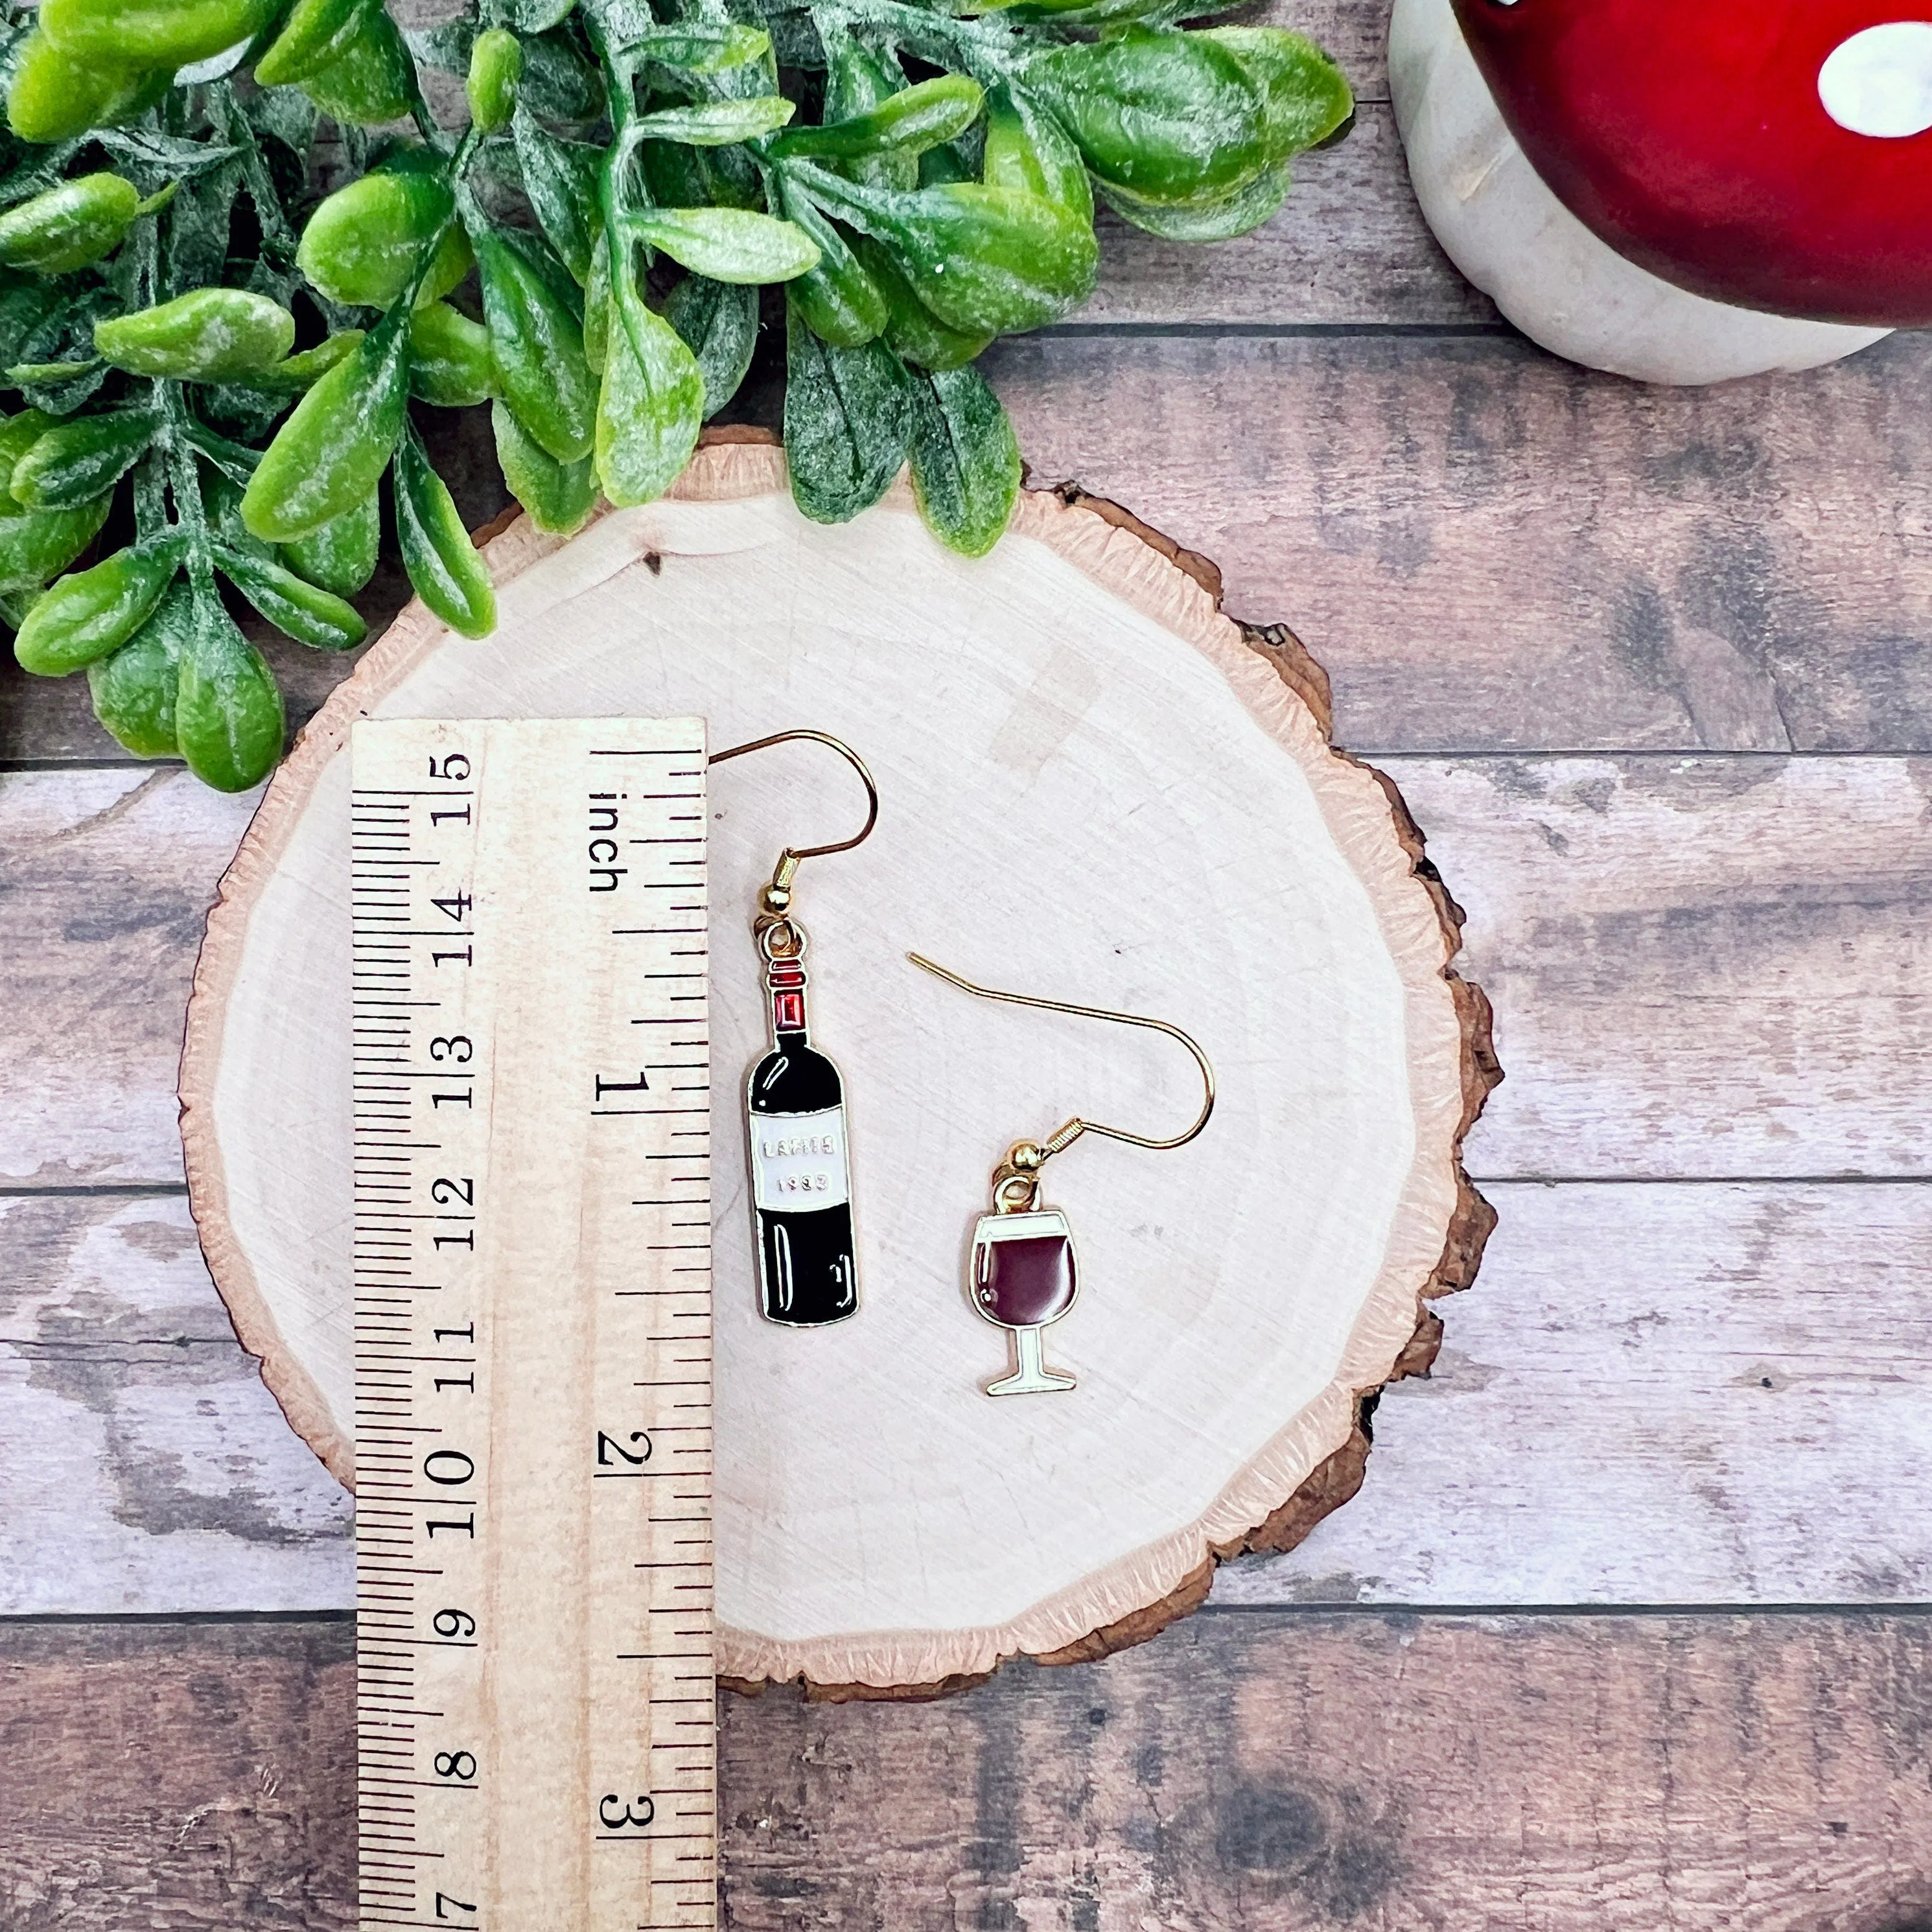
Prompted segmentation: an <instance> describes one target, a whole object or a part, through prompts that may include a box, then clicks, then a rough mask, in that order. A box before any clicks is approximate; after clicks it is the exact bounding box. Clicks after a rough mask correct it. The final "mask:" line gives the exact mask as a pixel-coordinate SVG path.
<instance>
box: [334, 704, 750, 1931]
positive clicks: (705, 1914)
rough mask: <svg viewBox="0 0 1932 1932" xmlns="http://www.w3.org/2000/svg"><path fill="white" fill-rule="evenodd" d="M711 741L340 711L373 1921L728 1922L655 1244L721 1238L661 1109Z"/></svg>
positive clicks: (698, 1287) (683, 730) (671, 1070)
mask: <svg viewBox="0 0 1932 1932" xmlns="http://www.w3.org/2000/svg"><path fill="white" fill-rule="evenodd" d="M705 754H706V744H705V736H704V726H703V721H702V720H701V719H697V718H672V719H655V720H653V719H612V718H599V719H586V720H571V719H562V720H558V719H550V720H527V721H526V720H515V721H505V720H501V719H487V718H486V719H470V720H461V721H446V720H436V719H389V718H386V719H380V720H369V719H364V720H362V721H359V722H358V723H357V724H356V726H355V727H354V729H353V740H352V754H351V759H352V765H353V779H352V791H351V801H350V802H351V816H352V826H353V837H352V844H351V853H352V861H351V862H352V879H351V890H350V908H351V916H352V921H353V932H352V935H351V938H352V945H351V954H352V967H351V979H350V992H351V1003H352V1013H353V1019H352V1032H351V1041H352V1048H353V1082H354V1106H355V1134H354V1144H355V1161H354V1174H355V1180H356V1217H355V1231H354V1239H355V1268H354V1280H355V1290H356V1294H355V1307H356V1320H355V1335H356V1418H357V1430H356V1457H357V1462H358V1465H359V1468H360V1469H361V1470H362V1478H363V1481H362V1499H363V1500H362V1508H361V1510H360V1511H359V1515H358V1522H357V1535H356V1541H357V1557H356V1568H357V1598H358V1601H359V1604H360V1605H361V1606H362V1619H361V1629H362V1640H361V1643H360V1646H359V1659H360V1662H359V1686H358V1700H357V1702H358V1714H359V1715H358V1739H359V1745H358V1748H359V1754H360V1770H361V1776H360V1791H359V1800H358V1807H359V1814H360V1816H361V1817H362V1820H363V1826H362V1843H363V1846H364V1849H363V1852H362V1870H361V1873H360V1892H361V1897H362V1906H361V1911H360V1918H359V1922H360V1924H362V1926H363V1927H365V1928H371V1932H373V1928H374V1927H418V1926H421V1927H435V1928H437V1932H631V1928H632V1927H649V1932H716V1927H717V1924H718V1907H717V1888H716V1876H715V1873H716V1855H717V1840H716V1808H717V1766H716V1751H717V1745H716V1712H715V1692H714V1691H713V1689H712V1686H711V1685H710V1683H709V1681H708V1680H709V1679H712V1677H713V1676H715V1647H714V1645H713V1641H712V1616H711V1608H712V1561H711V1539H710V1536H709V1525H710V1520H711V1519H710V1496H711V1477H712V1463H711V1450H710V1442H711V1433H710V1432H711V1382H710V1358H709V1352H708V1351H707V1352H706V1353H704V1354H703V1355H693V1354H691V1353H690V1352H689V1351H690V1349H691V1347H692V1346H693V1345H694V1344H698V1345H702V1344H703V1343H706V1342H708V1340H709V1325H710V1280H709V1259H708V1257H709V1241H700V1240H697V1239H692V1240H689V1241H683V1240H679V1239H676V1238H674V1237H673V1238H671V1239H669V1240H664V1239H659V1238H655V1237H658V1236H660V1235H663V1234H664V1232H665V1231H666V1228H667V1223H666V1220H665V1218H664V1211H665V1210H666V1209H670V1210H672V1211H674V1212H676V1211H688V1213H689V1214H691V1215H692V1216H694V1217H703V1218H702V1219H701V1220H698V1219H692V1220H671V1221H670V1222H669V1223H668V1226H669V1228H670V1229H673V1230H675V1229H683V1228H686V1227H689V1228H691V1229H697V1228H699V1227H703V1229H705V1230H706V1232H707V1233H708V1231H709V1211H710V1179H709V1166H708V1163H707V1160H706V1155H705V1153H704V1151H703V1148H701V1147H700V1148H697V1149H694V1150H688V1151H687V1150H684V1149H682V1148H680V1146H679V1142H682V1141H683V1140H685V1139H700V1140H701V1139H703V1137H704V1134H705V1133H706V1131H708V1130H706V1129H694V1128H687V1127H679V1126H678V1125H677V1124H676V1122H677V1121H679V1119H683V1118H689V1117H690V1116H691V1115H700V1114H705V1113H706V1112H708V1109H704V1108H691V1107H686V1106H681V1105H677V1104H673V1103H674V1102H675V1101H676V1100H678V1099H679V1098H681V1097H682V1096H685V1095H691V1096H697V1095H700V1094H704V1093H706V1091H708V1090H709V1043H708V1040H707V1039H706V1037H704V1015H703V1013H694V1012H693V1011H692V1010H691V1009H692V1008H693V1007H701V1006H703V1005H704V1004H706V1001H707V998H708V992H709V989H708V984H707V977H706V966H705V963H704V962H705V959H706V944H705V941H706V923H705V921H706V898H707V894H706V882H705V877H704V868H705V865H706V856H705V833H704V830H703V827H704V824H705V822H706V809H707V808H706V796H707V792H706V776H707V772H706V756H705ZM688 828H695V829H688ZM666 891H674V892H678V893H679V894H680V895H682V897H681V898H680V899H679V901H678V902H676V904H674V905H667V903H666V902H665V901H664V900H663V899H662V898H661V896H659V895H661V894H662V893H663V892H666ZM671 913H674V914H676V915H681V916H682V918H679V919H672V918H669V917H667V914H671ZM685 919H690V920H693V921H695V923H685V922H684V920H685ZM682 938H691V939H692V940H693V942H694V943H693V944H691V945H690V946H688V947H679V945H677V944H676V941H679V940H680V939H682ZM640 941H642V942H644V943H643V944H640ZM653 941H658V942H664V943H662V944H653V943H651V942H653ZM680 962H682V963H680ZM667 965H668V968H669V969H670V970H667ZM639 1026H645V1027H650V1026H670V1027H674V1028H681V1029H682V1031H681V1032H680V1033H679V1035H678V1036H677V1037H676V1038H675V1039H673V1038H671V1037H669V1036H666V1035H658V1036H655V1037H648V1036H646V1037H640V1036H639V1035H638V1034H635V1033H634V1032H632V1031H631V1028H634V1027H639ZM693 1034H696V1036H697V1037H692V1036H693ZM640 1048H645V1049H646V1052H644V1053H643V1054H642V1055H640V1052H639V1049H640ZM666 1054H669V1055H674V1056H675V1057H674V1058H662V1057H657V1056H662V1055H666ZM619 1090H622V1091H625V1092H626V1093H627V1094H637V1095H638V1096H639V1097H640V1100H641V1099H642V1097H643V1096H644V1095H645V1094H649V1096H651V1097H652V1099H651V1100H649V1101H646V1102H645V1103H644V1104H642V1105H640V1106H609V1105H607V1104H605V1105H599V1104H598V1103H599V1102H601V1101H604V1100H605V1098H606V1097H607V1095H610V1094H614V1093H615V1092H616V1091H619ZM658 1097H661V1100H660V1099H659V1098H658ZM664 1160H674V1161H676V1162H679V1163H682V1166H679V1169H678V1171H677V1172H676V1174H675V1175H673V1174H671V1173H670V1172H669V1171H668V1170H665V1169H661V1168H660V1169H657V1170H656V1171H655V1172H654V1171H653V1168H652V1163H660V1162H662V1161H664ZM640 1182H644V1183H648V1182H655V1183H656V1184H658V1185H660V1186H663V1185H670V1186H671V1187H673V1188H674V1189H676V1190H685V1192H682V1193H679V1194H678V1195H677V1196H676V1199H665V1198H664V1197H661V1196H656V1197H649V1198H647V1199H639V1197H638V1196H637V1187H638V1185H639V1184H640ZM671 1296H674V1297H676V1298H678V1302H677V1306H676V1308H675V1309H671V1308H662V1307H661V1301H662V1298H665V1297H671ZM660 1309H661V1312H658V1311H659V1310H660ZM664 1322H669V1323H670V1325H672V1326H673V1327H675V1326H676V1324H677V1323H679V1322H683V1323H685V1324H686V1325H687V1330H686V1332H685V1333H682V1334H667V1335H661V1334H658V1333H657V1332H656V1331H657V1328H658V1325H660V1324H661V1323H664ZM689 1325H697V1326H696V1327H695V1328H692V1327H691V1326H689ZM660 1435H663V1436H674V1437H675V1438H676V1442H675V1444H673V1442H670V1441H666V1442H663V1443H661V1444H660V1442H658V1437H659V1436H660ZM672 1457H675V1458H676V1462H675V1463H674V1464H673V1463H670V1461H669V1459H670V1458H672ZM653 1465H655V1466H653ZM664 1476H673V1477H676V1478H679V1479H681V1481H680V1483H679V1486H678V1487H675V1488H673V1490H670V1491H668V1492H667V1491H664V1490H661V1489H656V1488H655V1487H653V1485H652V1483H651V1482H649V1481H640V1482H639V1483H638V1484H637V1487H628V1485H627V1484H626V1482H625V1481H623V1480H621V1479H623V1478H661V1477H664ZM652 1496H658V1497H659V1498H661V1499H662V1501H663V1502H664V1504H665V1505H669V1506H670V1507H672V1508H682V1509H684V1510H686V1511H698V1512H701V1513H699V1514H679V1515H661V1514H655V1513H654V1512H653V1511H652V1508H651V1506H650V1500H649V1499H651V1497H652ZM691 1525H702V1526H703V1533H702V1534H700V1535H679V1533H678V1532H679V1526H684V1527H686V1528H688V1526H691ZM640 1571H642V1572H646V1573H648V1574H647V1575H644V1576H640V1574H639V1573H640ZM660 1573H662V1574H660ZM640 1595H641V1596H642V1597H643V1598H644V1599H645V1601H643V1603H642V1604H640V1602H639V1601H638V1599H639V1598H640ZM664 1600H668V1601H664ZM665 1616H675V1617H676V1618H678V1619H680V1621H679V1622H678V1623H677V1624H676V1625H675V1626H674V1627H671V1628H667V1627H666V1626H665V1625H664V1624H663V1623H662V1622H661V1621H660V1622H658V1623H656V1624H655V1625H654V1626H651V1627H652V1628H654V1629H655V1633H656V1634H657V1636H658V1640H659V1641H660V1642H662V1641H663V1640H664V1639H666V1638H667V1637H668V1638H670V1640H673V1641H674V1642H675V1643H676V1646H677V1648H676V1649H675V1650H668V1649H667V1650H662V1651H655V1650H654V1651H652V1652H643V1653H640V1652H637V1650H636V1649H634V1646H635V1644H636V1643H637V1640H638V1638H639V1637H642V1636H643V1635H644V1631H643V1629H642V1628H639V1621H640V1617H641V1618H642V1619H643V1623H644V1624H645V1625H647V1626H649V1625H650V1620H651V1619H662V1618H664V1617H665ZM700 1681H703V1682H704V1690H703V1693H702V1694H700V1693H699V1692H698V1691H697V1690H696V1689H695V1688H694V1687H695V1686H696V1685H698V1684H699V1683H700ZM700 1706H704V1707H706V1708H705V1709H704V1713H703V1718H702V1719H701V1721H700V1718H697V1717H695V1716H692V1715H680V1714H681V1713H688V1712H694V1711H696V1710H697V1709H699V1707H700ZM666 1753H670V1754H672V1755H671V1756H670V1757H669V1758H668V1759H667V1757H666V1756H665V1755H664V1754H666Z"/></svg>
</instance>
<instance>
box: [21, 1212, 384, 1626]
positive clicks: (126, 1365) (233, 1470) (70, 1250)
mask: <svg viewBox="0 0 1932 1932" xmlns="http://www.w3.org/2000/svg"><path fill="white" fill-rule="evenodd" d="M0 1257H4V1261H0V1495H4V1496H5V1498H6V1507H5V1510H4V1511H0V1610H4V1611H5V1613H10V1614H14V1615H19V1614H21V1613H35V1612H46V1611H73V1610H86V1611H130V1610H132V1611H152V1610H238V1609H240V1610H284V1609H291V1610H293V1609H304V1610H306V1609H314V1608H316V1607H325V1608H326V1607H334V1606H337V1605H342V1604H349V1603H351V1602H353V1600H354V1587H355V1586H354V1577H353V1570H352V1565H351V1560H350V1550H349V1547H348V1543H347V1538H348V1537H349V1535H350V1502H349V1499H348V1497H347V1496H346V1495H345V1494H344V1492H343V1491H342V1490H341V1489H340V1488H339V1487H338V1486H337V1484H336V1483H335V1479H334V1478H332V1477H331V1476H330V1475H329V1474H328V1472H326V1470H324V1469H323V1468H322V1466H320V1464H319V1463H317V1461H316V1460H315V1459H314V1457H312V1456H311V1454H309V1453H308V1449H307V1448H306V1447H305V1445H303V1444H302V1442H300V1441H299V1439H297V1438H296V1436H295V1434H294V1433H293V1431H292V1430H290V1428H289V1427H288V1425H287V1423H286V1422H284V1421H283V1419H282V1413H281V1410H280V1409H278V1408H277V1407H276V1406H275V1400H274V1399H273V1397H271V1396H270V1395H269V1392H268V1391H267V1390H266V1388H263V1386H262V1380H261V1376H260V1373H259V1371H258V1369H257V1364H256V1363H255V1361H254V1358H252V1357H251V1356H248V1355H244V1354H243V1353H242V1349H241V1346H240V1345H239V1343H237V1342H236V1340H235V1335H234V1331H233V1329H232V1328H230V1327H229V1322H228V1318H227V1315H226V1311H225V1310H223V1307H222V1306H221V1304H220V1300H219V1299H218V1298H217V1297H216V1295H215V1294H214V1285H213V1283H211V1282H210V1281H209V1280H208V1271H207V1270H206V1268H205V1267H204V1266H203V1265H202V1259H201V1252H200V1250H199V1248H197V1247H196V1245H195V1239H194V1229H193V1223H191V1222H190V1220H189V1218H188V1214H187V1203H186V1202H185V1201H184V1200H183V1199H181V1197H180V1196H167V1197H163V1198H159V1199H155V1198H151V1197H150V1198H140V1197H136V1198H135V1199H126V1198H124V1197H117V1196H113V1195H88V1196H71V1195H70V1196H52V1197H43V1198H40V1199H34V1198H31V1197H28V1198H22V1197H20V1196H13V1197H12V1198H10V1199H0Z"/></svg>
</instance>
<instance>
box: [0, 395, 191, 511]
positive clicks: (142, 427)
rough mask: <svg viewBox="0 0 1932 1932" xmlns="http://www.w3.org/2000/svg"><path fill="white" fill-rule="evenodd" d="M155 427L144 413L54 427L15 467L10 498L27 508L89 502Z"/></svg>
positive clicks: (108, 484)
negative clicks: (11, 496)
mask: <svg viewBox="0 0 1932 1932" xmlns="http://www.w3.org/2000/svg"><path fill="white" fill-rule="evenodd" d="M159 427H160V422H159V419H157V418H156V417H154V416H151V415H149V414H148V412H147V411H146V410H118V411H116V412H115V413H112V414H110V415H107V416H80V417H77V418H75V419H74V420H72V421H71V422H64V423H56V424H55V425H54V427H53V428H52V429H50V430H49V431H47V432H46V434H45V435H43V437H41V438H40V440H39V441H38V442H37V443H35V444H34V446H33V448H32V449H30V450H28V452H27V453H26V455H25V456H23V457H22V458H21V459H20V461H19V462H18V463H16V464H15V465H14V466H13V496H14V500H15V501H16V502H21V503H24V504H25V505H26V506H27V508H28V509H30V510H71V509H74V508H77V507H78V506H79V505H81V504H83V503H91V502H93V500H94V499H95V498H96V497H97V496H100V495H101V493H102V492H103V491H104V490H111V489H112V488H113V487H114V485H115V484H116V483H117V482H118V481H120V479H121V477H123V476H124V475H126V474H127V472H128V470H129V469H131V468H133V465H134V463H135V462H136V460H137V459H138V458H139V456H140V455H141V453H142V451H143V450H145V449H146V448H147V447H148V444H149V443H152V442H153V441H154V432H155V431H156V430H157V428H159Z"/></svg>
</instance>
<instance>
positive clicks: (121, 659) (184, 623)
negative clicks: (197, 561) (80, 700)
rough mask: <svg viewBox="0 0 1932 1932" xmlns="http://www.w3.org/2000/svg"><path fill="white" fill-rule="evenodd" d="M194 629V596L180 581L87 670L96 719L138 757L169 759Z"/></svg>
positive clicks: (171, 754) (173, 742)
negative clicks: (177, 696) (127, 636)
mask: <svg viewBox="0 0 1932 1932" xmlns="http://www.w3.org/2000/svg"><path fill="white" fill-rule="evenodd" d="M193 629H194V596H193V592H192V591H190V589H189V588H188V586H187V583H185V582H184V580H182V579H181V577H178V576H177V577H175V580H174V581H173V582H172V583H171V584H170V585H169V587H168V589H167V590H166V592H165V593H164V594H163V596H162V598H161V601H160V603H158V604H156V605H155V607H154V610H153V611H152V612H151V613H150V614H149V616H148V619H147V622H145V623H144V624H143V625H142V626H141V628H139V630H138V631H136V632H135V633H134V634H133V637H130V639H129V640H127V643H124V644H123V645H122V646H121V648H120V649H118V651H115V652H113V653H111V654H110V655H108V656H107V657H104V658H98V659H97V660H96V661H95V662H94V663H92V664H89V666H88V667H87V682H88V688H89V691H90V692H91V694H92V697H93V699H94V715H95V717H97V718H99V719H100V720H101V723H102V724H104V725H105V726H106V727H107V730H109V731H110V733H113V736H114V737H115V739H117V740H118V742H120V743H121V745H124V747H125V748H127V750H128V751H132V752H133V754H134V755H135V756H136V757H137V758H169V757H173V756H174V755H175V754H176V752H178V751H179V750H180V746H179V745H178V744H177V743H176V742H175V686H176V685H177V684H178V682H179V681H180V676H181V652H182V651H183V649H184V648H185V646H186V644H187V640H188V638H189V637H190V636H191V635H192V634H193Z"/></svg>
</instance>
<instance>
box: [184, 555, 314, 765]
mask: <svg viewBox="0 0 1932 1932" xmlns="http://www.w3.org/2000/svg"><path fill="white" fill-rule="evenodd" d="M190 615H191V617H192V620H193V621H192V622H191V624H190V626H189V628H188V631H187V636H186V637H185V638H184V640H182V645H181V669H180V674H179V677H178V682H177V683H176V685H175V738H176V740H177V742H178V744H179V745H180V748H181V755H182V756H183V757H184V758H186V759H187V763H188V769H189V770H190V771H191V772H193V773H194V775H195V776H196V777H197V778H199V779H201V780H202V782H203V783H204V784H211V785H212V786H213V787H214V788H215V790H217V791H246V790H248V787H250V786H251V785H253V784H260V781H262V780H263V778H266V777H267V776H268V775H269V772H270V771H271V770H272V769H273V768H274V766H275V760H277V759H278V758H279V757H281V755H282V740H283V738H284V734H285V733H286V731H287V718H286V715H285V714H284V711H283V709H282V694H281V688H280V687H279V686H278V685H277V684H276V682H275V673H273V672H272V671H271V670H269V667H268V665H267V664H266V663H265V662H264V661H263V657H262V654H261V652H260V651H258V650H257V649H256V648H255V646H254V645H253V644H251V643H250V642H249V641H248V639H247V638H246V637H244V636H243V635H242V633H241V631H239V629H238V628H236V623H235V620H234V619H233V618H232V617H230V616H229V614H228V613H227V612H226V610H223V608H222V607H221V599H220V597H218V596H217V595H216V594H215V591H214V585H213V584H212V583H199V582H197V583H195V584H194V586H193V605H192V610H191V612H190Z"/></svg>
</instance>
